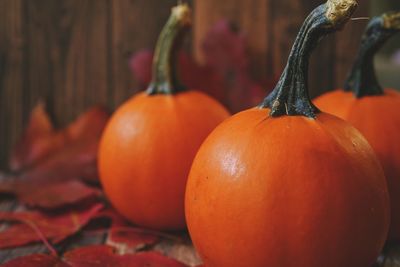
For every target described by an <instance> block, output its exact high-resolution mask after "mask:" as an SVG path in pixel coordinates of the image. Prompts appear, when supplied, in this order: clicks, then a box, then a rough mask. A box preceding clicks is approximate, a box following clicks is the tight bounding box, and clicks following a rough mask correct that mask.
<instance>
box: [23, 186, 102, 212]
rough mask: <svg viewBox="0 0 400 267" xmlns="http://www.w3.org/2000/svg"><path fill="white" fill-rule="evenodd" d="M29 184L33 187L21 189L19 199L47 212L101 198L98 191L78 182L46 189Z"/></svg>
mask: <svg viewBox="0 0 400 267" xmlns="http://www.w3.org/2000/svg"><path fill="white" fill-rule="evenodd" d="M29 184H30V185H32V186H31V187H28V186H24V187H20V188H21V189H22V190H21V191H18V192H17V196H18V199H19V200H20V201H21V202H22V203H24V204H26V205H28V206H32V207H39V208H43V209H47V210H54V209H59V208H62V207H64V206H68V205H73V204H76V203H82V202H86V201H91V200H95V199H97V198H98V197H99V196H100V191H99V190H98V189H95V188H93V187H89V186H87V185H85V184H84V183H82V182H81V181H78V180H71V181H66V182H61V183H57V184H50V185H48V186H46V188H45V189H43V188H40V187H38V186H37V185H36V186H35V185H34V184H31V183H29Z"/></svg>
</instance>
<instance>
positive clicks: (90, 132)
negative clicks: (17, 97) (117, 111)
mask: <svg viewBox="0 0 400 267" xmlns="http://www.w3.org/2000/svg"><path fill="white" fill-rule="evenodd" d="M108 118H109V116H108V114H107V112H106V111H105V110H104V109H103V108H101V107H94V108H91V109H90V110H88V111H87V112H86V113H84V114H82V115H81V116H80V117H79V118H78V119H77V120H76V121H74V122H73V123H71V124H70V125H69V126H68V127H66V128H64V129H61V130H54V129H53V128H52V126H51V123H50V121H49V119H48V116H47V114H46V112H45V111H44V107H43V105H42V104H39V105H38V106H37V107H36V108H35V109H34V110H33V112H32V115H31V119H30V121H29V124H28V127H27V129H26V131H25V132H24V134H23V135H22V137H21V140H20V141H19V142H18V143H17V145H16V147H15V149H14V150H13V152H12V155H11V160H10V165H11V169H12V170H20V169H22V168H26V167H30V168H29V170H28V172H29V171H31V169H34V170H37V169H44V168H50V167H53V168H54V167H55V166H54V165H51V164H49V163H48V161H49V158H50V159H51V158H54V157H56V158H58V159H60V158H62V159H63V160H64V162H62V163H68V160H74V159H75V158H76V157H79V158H84V159H90V160H91V161H93V158H94V159H95V158H96V155H95V154H96V152H97V150H96V149H97V144H98V142H99V138H100V136H101V133H102V131H103V129H104V127H105V125H106V123H107V121H108ZM93 148H96V149H93ZM71 152H72V153H71ZM93 154H94V155H93ZM43 162H44V163H43ZM59 163H61V162H59ZM43 165H45V166H43ZM31 172H32V171H31ZM24 175H25V176H26V174H24Z"/></svg>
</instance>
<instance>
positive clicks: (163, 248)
mask: <svg viewBox="0 0 400 267" xmlns="http://www.w3.org/2000/svg"><path fill="white" fill-rule="evenodd" d="M18 209H20V207H19V205H18V203H17V202H16V201H15V200H13V199H10V198H0V211H14V210H18ZM4 227H5V226H4V225H1V224H0V231H1V230H3V229H4ZM105 240H106V232H101V231H96V232H85V231H82V232H81V233H79V234H77V235H75V236H73V237H71V238H68V239H67V240H66V241H64V242H62V243H61V244H59V245H56V246H55V248H56V249H57V251H58V252H59V253H60V254H62V253H63V252H65V251H68V250H71V249H73V248H77V247H81V246H85V245H95V244H103V243H104V242H105ZM154 250H156V251H159V252H161V253H163V254H166V255H168V256H170V257H173V258H176V259H178V260H180V261H182V262H184V263H186V264H188V265H189V266H195V265H197V264H198V263H200V261H199V259H198V256H197V254H196V252H195V251H194V249H193V246H192V244H191V242H190V240H189V238H188V237H186V236H184V237H183V242H181V243H180V244H176V243H175V244H174V243H173V242H172V241H162V242H161V243H160V244H158V245H156V246H155V247H154ZM385 250H386V252H385V256H381V257H380V258H379V260H378V263H376V264H375V265H374V266H373V267H400V244H396V245H390V246H388V247H386V248H385ZM47 252H48V251H47V249H46V247H45V246H43V245H41V244H34V245H29V246H24V247H19V248H14V249H3V250H0V263H4V262H7V261H9V260H11V259H14V258H17V257H20V256H24V255H29V254H33V253H47Z"/></svg>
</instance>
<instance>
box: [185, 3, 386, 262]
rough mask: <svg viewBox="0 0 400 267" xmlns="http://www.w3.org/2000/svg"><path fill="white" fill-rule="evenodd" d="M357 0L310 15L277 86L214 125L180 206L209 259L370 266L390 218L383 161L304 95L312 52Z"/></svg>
mask: <svg viewBox="0 0 400 267" xmlns="http://www.w3.org/2000/svg"><path fill="white" fill-rule="evenodd" d="M355 7H356V2H355V1H353V0H329V1H328V2H327V3H326V4H323V5H321V6H319V7H318V8H316V9H315V10H314V11H313V12H312V13H311V14H310V15H309V16H308V18H307V19H306V21H305V22H304V25H303V27H302V28H301V29H300V32H299V34H298V37H297V39H296V41H295V43H294V46H293V49H292V52H291V53H290V56H289V60H288V63H287V66H286V68H285V70H284V72H283V74H282V76H281V79H280V81H279V82H278V84H277V85H276V87H275V89H274V91H273V92H272V93H271V94H270V95H269V96H268V97H267V98H266V99H265V101H264V102H263V104H262V105H261V106H260V107H258V108H253V109H249V110H245V111H243V112H240V113H238V114H236V115H234V116H233V117H231V118H230V119H228V120H226V121H224V122H223V123H222V124H221V125H219V126H218V127H217V128H216V129H215V130H214V131H213V132H212V133H211V134H210V135H209V137H208V138H207V139H206V141H205V142H204V143H203V145H202V146H201V147H200V149H199V152H198V153H197V155H196V158H195V160H194V162H193V165H192V169H191V171H190V175H189V179H188V184H187V189H186V197H185V210H186V218H187V223H188V228H189V232H190V235H191V237H192V240H193V243H194V245H195V247H196V248H197V250H198V251H199V254H200V256H201V257H202V259H203V260H204V263H205V266H207V267H249V266H251V267H266V266H271V267H322V266H323V267H339V266H340V267H366V266H371V265H372V264H373V262H374V261H375V259H376V258H377V257H378V255H379V253H380V251H381V249H382V247H383V245H384V242H385V240H386V235H387V232H388V227H389V221H390V219H389V217H390V208H389V197H388V192H387V187H386V181H385V177H384V174H383V170H382V167H381V166H380V164H379V161H378V159H377V157H376V155H375V154H374V152H373V150H372V148H371V147H370V145H369V144H368V142H367V141H366V140H365V138H364V137H363V136H362V135H361V134H360V133H359V132H358V131H357V130H356V129H355V128H354V127H352V126H351V125H350V124H349V123H347V122H345V121H343V120H342V119H339V118H337V117H335V116H332V115H329V114H326V113H321V112H319V110H318V109H317V108H316V107H315V106H314V105H313V104H312V102H311V101H310V99H309V95H308V84H307V77H308V61H309V57H310V54H311V52H312V50H313V49H314V48H315V47H316V46H317V43H318V41H319V40H320V39H321V38H322V37H324V36H325V35H327V34H329V33H331V32H334V31H336V30H338V29H339V28H341V27H342V26H343V24H344V23H345V22H347V20H348V19H349V18H350V16H351V14H352V13H353V11H354V9H355Z"/></svg>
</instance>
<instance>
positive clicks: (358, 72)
mask: <svg viewBox="0 0 400 267" xmlns="http://www.w3.org/2000/svg"><path fill="white" fill-rule="evenodd" d="M399 31H400V12H391V13H386V14H383V15H382V16H378V17H374V18H373V19H372V20H371V21H370V23H368V25H367V28H366V30H365V33H364V36H363V38H362V41H361V46H360V50H359V52H358V56H357V59H356V61H355V63H354V65H353V68H352V70H351V72H350V75H349V77H348V78H347V81H346V83H345V86H344V89H345V91H353V93H354V95H355V96H356V97H357V98H361V97H363V96H371V95H383V94H384V90H383V88H382V87H381V86H380V84H379V82H378V79H377V77H376V73H375V66H374V56H375V54H376V53H377V52H378V51H379V50H380V49H381V47H382V46H383V45H384V44H385V43H386V41H387V40H388V39H389V38H390V37H392V36H393V35H394V34H396V33H397V32H399Z"/></svg>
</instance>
